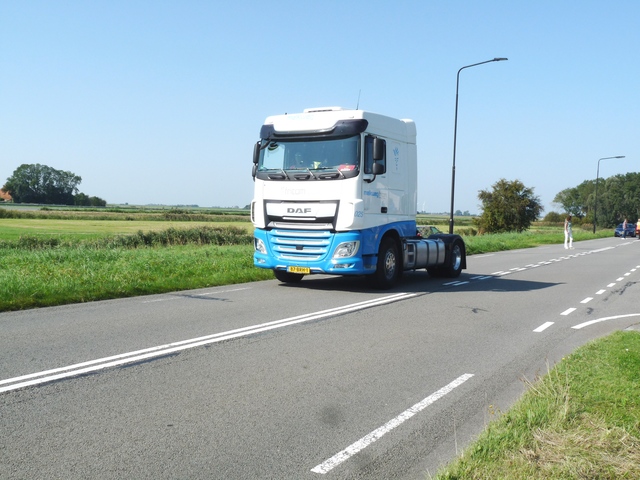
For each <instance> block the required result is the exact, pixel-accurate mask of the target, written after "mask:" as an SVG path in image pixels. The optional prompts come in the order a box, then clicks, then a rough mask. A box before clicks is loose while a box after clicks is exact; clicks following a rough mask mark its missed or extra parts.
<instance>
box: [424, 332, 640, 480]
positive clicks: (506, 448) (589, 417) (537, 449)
mask: <svg viewBox="0 0 640 480" xmlns="http://www.w3.org/2000/svg"><path fill="white" fill-rule="evenodd" d="M488 408H489V410H490V409H491V406H488ZM426 478H430V477H429V476H428V475H427V476H426ZM435 478H436V479H438V480H499V479H510V480H530V479H540V480H542V479H544V480H558V479H585V480H586V479H600V480H605V479H610V480H614V479H629V480H632V479H633V480H635V479H638V478H640V333H639V332H637V331H624V332H615V333H614V334H612V335H610V336H608V337H605V338H603V339H600V340H597V341H595V342H592V343H589V344H587V345H585V346H583V347H581V348H579V349H578V350H576V351H575V352H574V353H572V354H571V355H569V356H567V357H566V358H564V359H563V360H562V361H561V362H560V363H558V364H557V365H556V366H555V367H554V368H553V369H551V371H550V372H549V373H548V374H547V375H545V376H544V377H542V378H540V379H537V380H536V381H535V382H533V383H532V384H530V385H529V388H528V391H527V392H526V393H525V394H524V396H523V397H522V398H521V399H520V400H519V401H518V402H517V403H516V404H515V405H514V406H513V407H512V408H511V409H510V410H509V411H508V412H506V413H504V414H500V415H497V418H496V419H495V420H494V421H493V422H491V423H489V425H488V426H487V427H486V429H485V430H484V432H483V433H482V434H481V435H480V436H479V438H478V439H477V440H476V441H475V442H474V443H473V444H472V445H470V446H469V447H468V448H467V449H466V450H465V451H464V452H463V454H462V455H461V456H460V457H459V458H458V459H457V460H456V461H454V462H453V463H452V464H450V465H449V466H447V467H446V468H444V469H442V471H440V472H439V473H438V475H436V477H435Z"/></svg>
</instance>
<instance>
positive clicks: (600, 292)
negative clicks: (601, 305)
mask: <svg viewBox="0 0 640 480" xmlns="http://www.w3.org/2000/svg"><path fill="white" fill-rule="evenodd" d="M604 292H606V290H604V289H602V290H598V291H597V292H596V295H602V294H603V293H604Z"/></svg>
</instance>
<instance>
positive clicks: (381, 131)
mask: <svg viewBox="0 0 640 480" xmlns="http://www.w3.org/2000/svg"><path fill="white" fill-rule="evenodd" d="M252 174H253V179H254V183H255V189H254V198H253V201H252V202H251V221H252V223H253V225H254V227H255V228H254V247H255V251H254V265H255V266H256V267H260V268H268V269H271V270H273V271H274V274H275V276H276V278H277V279H278V280H280V281H281V282H287V283H291V282H299V281H300V280H301V279H302V278H303V277H304V276H305V275H313V274H329V275H367V276H369V278H370V279H371V280H372V281H373V283H374V285H375V286H377V287H378V288H390V287H392V286H393V285H395V284H396V282H397V281H398V279H399V278H400V276H401V274H402V272H403V271H405V270H416V269H420V268H426V269H427V271H428V272H429V274H430V275H434V276H447V277H457V276H459V275H460V272H461V270H462V269H463V268H466V248H465V244H464V242H463V240H462V238H461V237H460V236H458V235H448V234H436V235H431V236H429V237H428V238H422V237H421V236H420V235H419V234H418V231H417V225H416V211H417V188H418V171H417V152H416V126H415V123H414V122H413V121H412V120H405V119H403V120H399V119H395V118H391V117H386V116H383V115H379V114H375V113H371V112H366V111H363V110H348V109H343V108H340V107H326V108H315V109H306V110H304V112H303V113H297V114H284V115H275V116H270V117H268V118H267V119H266V120H265V122H264V125H263V126H262V128H261V130H260V140H259V141H258V142H257V143H256V145H255V147H254V153H253V172H252Z"/></svg>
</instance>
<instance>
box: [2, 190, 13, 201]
mask: <svg viewBox="0 0 640 480" xmlns="http://www.w3.org/2000/svg"><path fill="white" fill-rule="evenodd" d="M0 199H2V200H4V201H5V202H10V201H11V200H13V198H11V195H9V192H5V191H4V190H3V189H1V188H0Z"/></svg>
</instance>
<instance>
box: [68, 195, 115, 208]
mask: <svg viewBox="0 0 640 480" xmlns="http://www.w3.org/2000/svg"><path fill="white" fill-rule="evenodd" d="M73 201H74V205H81V206H83V207H106V206H107V201H106V200H103V199H101V198H100V197H90V196H89V195H86V194H84V193H78V194H77V195H76V196H75V197H73Z"/></svg>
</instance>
